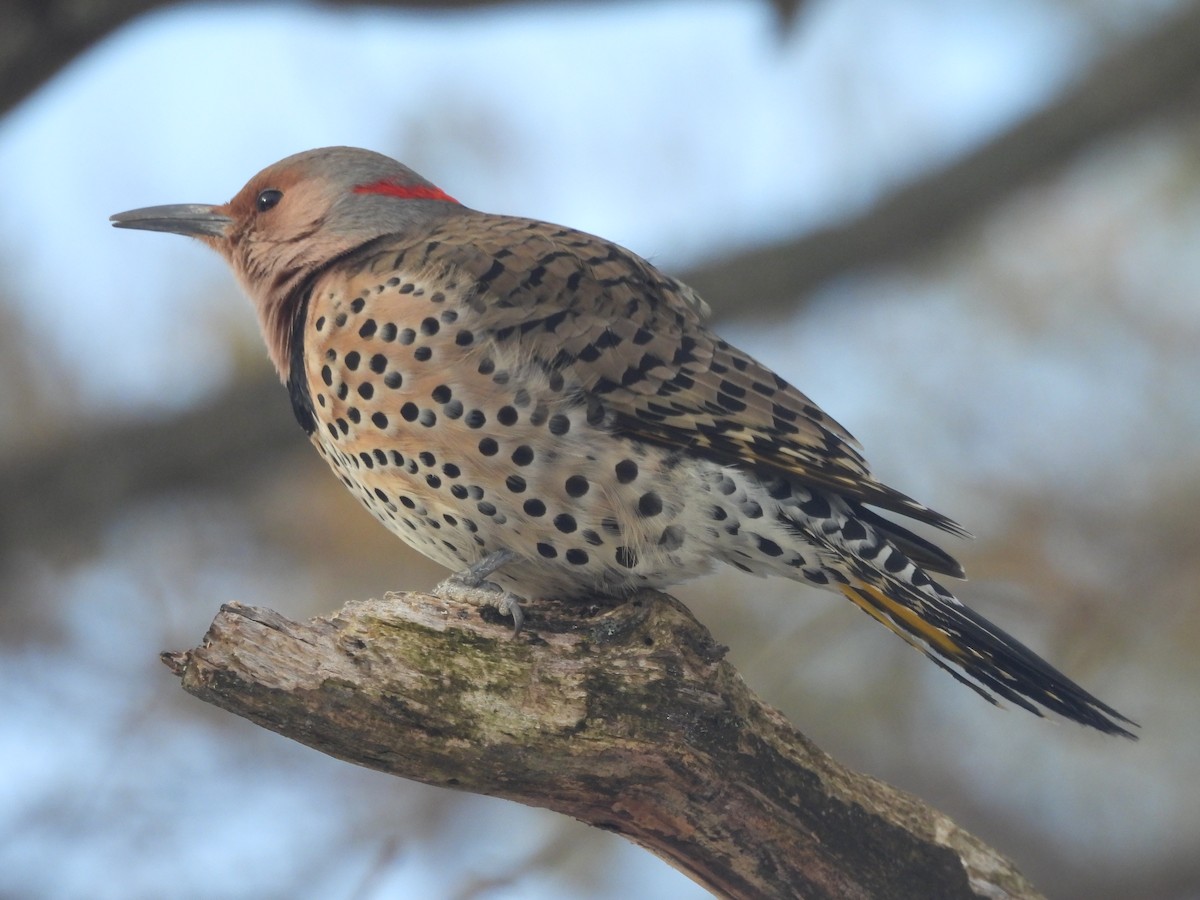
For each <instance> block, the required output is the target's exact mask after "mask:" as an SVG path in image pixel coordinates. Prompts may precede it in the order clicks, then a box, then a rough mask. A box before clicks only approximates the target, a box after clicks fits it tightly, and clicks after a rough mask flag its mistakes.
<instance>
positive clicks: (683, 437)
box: [410, 214, 966, 574]
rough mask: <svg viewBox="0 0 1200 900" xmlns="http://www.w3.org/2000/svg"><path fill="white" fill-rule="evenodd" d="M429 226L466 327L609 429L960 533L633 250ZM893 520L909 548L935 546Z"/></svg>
mask: <svg viewBox="0 0 1200 900" xmlns="http://www.w3.org/2000/svg"><path fill="white" fill-rule="evenodd" d="M428 238H429V240H428V243H426V244H425V245H424V246H423V247H422V248H420V249H421V250H423V251H424V252H423V255H424V256H425V257H426V258H428V259H430V260H431V265H434V264H436V265H438V266H443V267H447V268H448V269H452V270H453V271H452V272H449V273H448V274H447V277H451V278H464V279H470V281H471V282H472V283H473V285H472V287H471V300H470V301H469V303H468V306H469V307H470V308H471V309H472V311H473V314H474V315H475V317H476V319H477V322H476V327H480V328H484V329H486V330H487V332H488V333H489V334H490V336H491V337H492V339H494V340H495V341H497V342H498V343H500V344H505V343H513V344H515V345H519V346H520V347H521V349H522V351H523V352H528V353H530V354H531V355H532V357H533V358H534V359H536V360H539V361H541V362H542V363H543V364H545V365H547V366H548V367H551V368H553V369H555V370H557V371H561V372H563V373H564V374H566V375H568V376H569V377H571V378H573V379H574V380H575V381H576V383H577V384H578V385H579V388H580V389H581V390H582V391H583V392H584V393H585V394H586V395H587V399H588V401H589V402H591V403H594V404H596V403H598V404H599V405H600V406H601V407H602V409H603V411H604V413H605V414H606V415H607V416H608V421H609V422H610V423H611V425H612V427H614V428H615V429H616V431H618V432H619V433H624V434H627V435H629V436H631V437H635V438H637V439H640V440H644V441H650V442H653V443H657V444H660V445H664V446H668V447H677V448H680V449H683V450H686V451H687V452H689V453H693V454H696V455H698V456H702V457H706V458H708V459H711V460H714V461H716V462H719V463H721V464H725V465H736V466H740V467H744V468H748V469H752V470H756V471H760V472H764V473H768V474H781V475H784V476H786V477H788V478H792V479H796V480H798V481H800V482H802V483H805V484H809V485H813V486H817V487H822V488H827V489H829V490H832V491H835V492H837V493H838V494H840V495H841V496H843V497H845V498H847V499H848V500H849V501H850V502H852V503H859V504H870V505H871V506H875V507H879V508H881V509H885V510H890V511H893V512H897V513H900V514H902V515H905V516H908V517H911V518H913V519H917V520H919V521H922V522H926V523H928V524H931V525H934V526H936V527H938V528H941V529H944V530H946V531H950V532H953V533H956V534H965V533H966V532H965V531H963V529H962V528H961V526H959V525H958V524H956V523H955V522H954V521H952V520H951V519H949V518H947V517H946V516H943V515H941V514H940V513H937V512H934V511H933V510H931V509H929V508H928V507H926V506H924V505H922V504H920V503H918V502H917V501H915V500H913V499H912V498H910V497H908V496H906V495H904V494H902V493H900V492H899V491H896V490H893V489H892V488H889V487H887V486H886V485H884V484H882V483H880V482H878V481H876V480H875V478H874V477H873V476H872V475H871V473H870V471H869V469H868V466H867V462H866V460H865V459H864V458H863V455H862V452H861V450H860V448H859V446H858V443H857V441H855V439H854V437H853V436H852V435H851V434H850V433H849V432H848V431H847V430H846V429H845V428H843V427H842V426H841V425H839V424H838V423H837V422H836V421H834V420H833V419H832V418H831V417H830V416H828V415H827V414H826V413H825V412H824V411H823V410H821V408H820V407H818V406H817V405H816V404H815V403H814V402H813V401H812V400H810V399H809V398H808V397H806V396H805V395H804V394H803V393H801V392H800V391H799V390H797V389H796V388H795V387H793V386H792V385H790V384H789V383H788V382H787V381H785V380H784V379H783V378H781V377H779V376H778V375H776V374H775V373H774V372H772V371H771V370H770V369H768V368H767V367H765V366H763V365H762V364H760V363H759V362H757V361H756V360H754V359H753V358H752V357H750V356H749V355H747V354H746V353H744V352H742V351H741V350H739V349H737V348H736V347H733V346H731V345H730V344H728V343H726V342H725V341H723V340H721V338H720V337H718V336H717V335H715V334H714V333H712V332H711V331H709V330H708V329H707V328H706V327H705V326H704V324H703V320H704V318H705V317H706V315H707V313H708V307H707V304H705V303H704V301H703V300H701V299H700V298H699V296H698V295H697V294H696V293H695V292H694V291H693V290H692V289H691V288H689V287H688V286H687V285H685V284H683V283H682V282H680V281H677V280H676V279H674V278H671V277H669V276H666V275H664V274H663V273H661V272H660V271H658V270H657V269H656V268H655V267H654V266H652V265H651V264H650V263H648V262H646V261H645V260H643V259H642V258H641V257H639V256H637V255H636V254H634V253H631V252H630V251H628V250H625V249H624V248H622V247H619V246H618V245H616V244H613V243H611V242H609V241H605V240H603V239H601V238H597V237H594V236H592V235H589V234H585V233H583V232H579V231H575V230H573V229H569V228H564V227H561V226H556V225H550V224H548V223H545V222H538V221H534V220H527V219H513V218H509V217H496V216H488V215H484V214H471V215H466V216H462V217H456V218H454V219H451V220H449V221H445V222H443V223H441V224H440V225H439V226H438V227H437V228H435V229H434V230H433V231H432V232H431V233H430V234H429V235H428ZM414 249H416V248H414ZM433 260H436V263H434V262H433ZM410 261H411V259H410ZM878 521H879V522H881V523H882V522H884V521H885V520H882V519H879V520H878ZM886 524H889V525H890V524H891V523H886ZM894 528H895V529H896V532H895V535H896V537H897V538H898V539H900V540H905V541H908V542H909V545H910V548H911V549H913V550H914V553H916V554H917V555H919V556H928V555H929V552H928V551H930V550H934V549H936V548H932V545H929V544H928V543H927V542H925V541H923V539H921V538H919V537H917V536H916V535H913V534H911V533H910V532H907V531H905V530H904V529H901V528H899V527H898V526H894ZM922 548H924V549H925V550H926V553H924V554H921V553H920V550H921V549H922ZM937 553H938V554H940V556H939V557H937V559H936V561H935V560H933V559H930V560H928V562H930V564H931V565H932V566H933V568H935V570H938V571H946V570H947V569H948V568H949V569H957V564H955V563H953V561H952V560H949V559H948V557H946V556H945V554H944V553H942V552H941V551H937ZM951 574H961V570H959V571H957V572H954V571H951Z"/></svg>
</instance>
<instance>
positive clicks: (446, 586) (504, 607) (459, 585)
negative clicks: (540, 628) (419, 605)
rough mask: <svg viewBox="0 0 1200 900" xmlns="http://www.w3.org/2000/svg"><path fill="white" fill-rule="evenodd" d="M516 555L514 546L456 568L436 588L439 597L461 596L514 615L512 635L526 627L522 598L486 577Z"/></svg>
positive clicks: (466, 599) (460, 598) (468, 600)
mask: <svg viewBox="0 0 1200 900" xmlns="http://www.w3.org/2000/svg"><path fill="white" fill-rule="evenodd" d="M516 558H517V555H516V554H515V553H513V552H512V551H511V550H497V551H495V552H494V553H489V554H488V555H487V556H485V557H484V558H483V559H481V560H479V562H477V563H475V564H474V565H471V566H468V567H467V568H465V569H463V570H462V571H461V572H455V573H454V574H453V575H451V576H450V577H449V578H447V579H446V580H445V581H443V582H442V583H441V584H439V585H438V586H437V587H435V588H434V589H433V593H434V595H435V596H437V597H442V598H444V599H447V600H458V601H461V602H464V603H471V604H473V605H475V606H490V607H492V608H493V609H496V610H499V612H500V614H501V615H505V616H511V617H512V620H513V637H516V636H517V635H518V634H520V633H521V629H522V628H524V627H525V613H524V612H523V611H522V610H521V600H520V598H519V597H517V595H516V594H514V593H512V592H511V591H506V590H504V588H502V587H500V585H498V584H496V583H495V582H492V581H487V580H486V579H487V577H488V576H489V575H491V574H492V573H493V572H495V571H496V570H497V569H499V568H500V567H501V566H503V565H505V564H507V563H509V562H512V561H513V560H514V559H516Z"/></svg>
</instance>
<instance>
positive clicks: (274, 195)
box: [258, 188, 283, 212]
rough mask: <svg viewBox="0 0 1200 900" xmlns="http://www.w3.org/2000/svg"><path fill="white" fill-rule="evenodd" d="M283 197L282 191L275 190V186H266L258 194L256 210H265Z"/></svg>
mask: <svg viewBox="0 0 1200 900" xmlns="http://www.w3.org/2000/svg"><path fill="white" fill-rule="evenodd" d="M282 199H283V191H277V190H275V188H267V189H266V190H265V191H263V192H262V193H261V194H259V195H258V211H259V212H266V211H267V210H268V209H271V208H273V207H274V206H275V204H276V203H278V202H279V201H280V200H282Z"/></svg>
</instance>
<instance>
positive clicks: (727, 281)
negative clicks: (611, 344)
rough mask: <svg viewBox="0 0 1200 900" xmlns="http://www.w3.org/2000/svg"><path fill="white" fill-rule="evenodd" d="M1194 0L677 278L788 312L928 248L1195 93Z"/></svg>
mask: <svg viewBox="0 0 1200 900" xmlns="http://www.w3.org/2000/svg"><path fill="white" fill-rule="evenodd" d="M1197 48H1200V3H1190V4H1187V5H1186V6H1184V7H1183V8H1182V9H1181V10H1180V11H1179V12H1177V13H1175V14H1174V15H1171V16H1168V17H1166V18H1164V20H1163V21H1162V23H1161V24H1159V25H1158V26H1157V27H1155V28H1153V29H1151V30H1150V31H1149V32H1148V33H1147V34H1146V35H1144V36H1143V37H1141V38H1139V39H1136V40H1133V41H1130V42H1129V43H1128V44H1126V45H1123V46H1121V47H1119V48H1117V49H1116V50H1115V51H1113V52H1112V53H1111V54H1110V55H1108V56H1107V57H1105V58H1103V59H1101V60H1100V61H1099V62H1097V63H1096V64H1095V65H1094V66H1093V67H1092V69H1091V70H1090V71H1089V72H1087V73H1086V77H1083V78H1080V79H1079V80H1078V81H1077V82H1076V83H1075V84H1074V85H1073V86H1072V87H1070V88H1068V89H1066V90H1064V91H1063V92H1062V93H1061V94H1060V95H1059V96H1058V97H1057V98H1055V99H1054V101H1053V102H1051V103H1049V104H1048V105H1046V106H1045V107H1043V108H1042V109H1040V110H1038V111H1037V112H1035V113H1033V114H1032V115H1030V116H1028V117H1027V118H1025V119H1024V120H1022V121H1021V122H1019V123H1018V124H1017V125H1015V126H1014V127H1012V128H1011V129H1009V130H1008V131H1005V132H1003V133H1002V134H999V135H997V136H996V137H995V138H993V139H992V140H990V141H988V142H987V143H985V144H983V145H982V146H980V147H979V148H977V149H976V150H974V151H973V152H971V153H967V154H965V155H964V156H962V157H961V158H960V159H957V160H955V161H954V162H952V163H951V164H949V165H947V166H945V167H944V168H941V169H938V170H936V171H933V172H930V173H929V174H928V175H925V176H923V177H919V178H915V179H913V180H912V181H910V182H909V183H908V184H905V185H903V186H901V187H900V188H899V189H897V190H896V191H895V192H893V193H892V194H890V195H888V196H885V197H883V198H882V199H881V200H880V201H879V202H878V203H877V204H875V205H874V206H873V207H871V208H870V209H869V210H867V211H866V212H865V213H863V214H862V215H861V216H858V217H856V218H852V219H848V220H846V221H844V222H838V223H834V224H832V225H829V226H827V227H824V228H820V229H818V230H816V231H812V232H809V233H807V234H805V235H802V236H801V237H799V238H793V239H789V240H784V241H780V242H778V243H776V244H772V245H770V246H765V247H760V248H757V249H755V250H751V251H749V252H746V253H742V254H739V255H738V256H736V257H734V258H732V259H719V258H718V259H714V260H713V261H712V262H711V263H708V264H706V265H703V266H701V267H700V268H699V269H696V270H694V271H692V272H690V273H688V274H687V276H686V278H685V280H686V281H687V283H688V284H690V285H691V286H692V287H694V288H695V289H696V290H697V291H699V292H700V295H701V296H702V297H704V298H705V299H707V300H708V301H709V302H710V303H712V304H713V309H714V310H715V311H716V313H717V314H718V315H722V314H724V315H730V316H732V315H738V314H743V315H744V314H746V313H753V315H754V316H756V317H762V316H763V315H769V314H770V312H771V311H774V312H776V313H777V314H786V313H790V312H793V311H794V310H795V308H796V298H797V297H799V296H801V295H803V294H805V293H807V292H809V291H811V290H813V289H814V288H816V287H818V286H820V285H821V284H822V283H824V282H826V281H828V280H830V279H832V278H834V277H836V276H838V275H842V274H845V273H846V272H849V271H853V270H854V269H857V268H862V267H865V266H871V265H878V264H880V263H886V262H889V261H892V260H896V259H901V258H904V257H905V256H906V255H910V254H916V253H928V252H929V250H930V249H931V248H932V245H933V244H934V243H935V242H936V241H938V240H941V239H943V238H945V237H947V236H949V235H952V234H955V233H956V232H958V231H959V230H961V229H962V228H963V227H964V226H965V225H966V224H968V223H969V222H971V221H973V220H974V219H976V218H978V217H980V216H982V215H983V214H984V213H986V212H987V210H989V209H991V208H992V206H993V205H994V204H996V203H997V202H999V201H1001V200H1003V199H1004V198H1005V197H1008V196H1011V195H1012V193H1013V191H1015V190H1017V189H1018V188H1020V187H1021V186H1023V185H1026V184H1029V183H1030V182H1032V181H1034V180H1036V179H1037V178H1039V177H1042V176H1045V175H1046V174H1047V173H1049V172H1052V171H1053V170H1054V169H1055V168H1056V167H1058V166H1061V165H1064V164H1066V163H1067V162H1069V161H1070V160H1071V159H1072V158H1073V157H1074V156H1075V155H1076V154H1078V153H1079V152H1080V151H1082V150H1084V149H1085V148H1086V147H1088V146H1090V145H1092V144H1094V143H1095V142H1097V141H1099V140H1101V139H1103V138H1105V137H1108V136H1110V135H1112V134H1116V133H1119V132H1121V131H1124V130H1126V129H1129V128H1132V127H1134V126H1136V125H1138V124H1141V123H1143V122H1146V121H1148V120H1150V119H1152V118H1153V117H1154V116H1160V115H1163V114H1164V113H1166V112H1168V111H1171V110H1175V109H1181V108H1189V106H1190V107H1191V108H1194V106H1195V104H1196V101H1197V99H1200V51H1198V50H1197Z"/></svg>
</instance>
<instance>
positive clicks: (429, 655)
mask: <svg viewBox="0 0 1200 900" xmlns="http://www.w3.org/2000/svg"><path fill="white" fill-rule="evenodd" d="M613 602H614V601H607V602H606V601H598V602H597V603H596V604H593V605H591V606H588V605H581V604H578V603H573V604H558V603H554V602H551V601H539V602H538V603H537V604H535V605H530V606H528V607H527V612H528V615H529V616H530V622H529V627H528V629H527V630H526V631H525V632H524V633H522V634H521V635H520V636H519V637H517V638H516V639H514V638H513V637H512V633H511V628H510V626H509V624H508V623H507V621H504V622H500V623H496V622H488V621H485V620H484V618H483V617H482V616H481V615H480V612H479V610H478V609H477V608H474V607H470V606H462V605H459V604H455V603H452V602H447V601H444V600H441V599H439V598H437V597H433V596H430V595H426V594H399V595H389V596H388V597H385V598H384V599H383V600H382V601H380V600H369V601H364V602H352V603H349V604H347V605H346V607H345V608H343V609H342V611H341V612H339V613H337V614H336V615H334V616H332V617H330V618H316V619H311V620H310V621H308V622H306V623H297V622H292V621H289V620H287V619H285V618H284V617H283V616H281V615H279V614H278V613H276V612H273V611H271V610H267V609H259V608H254V607H246V606H241V605H236V604H235V605H229V606H225V607H223V608H222V610H221V612H220V613H219V614H218V615H217V618H216V619H215V620H214V621H213V624H212V626H211V627H210V629H209V632H208V634H206V635H205V638H204V641H203V643H202V644H201V645H200V646H199V647H197V648H196V649H193V650H188V651H184V652H179V653H166V654H163V661H164V662H166V663H167V665H168V666H170V667H171V669H172V671H174V672H175V674H177V675H178V676H180V678H181V680H182V683H183V687H184V689H185V690H187V691H188V692H190V693H192V694H194V695H195V696H197V697H199V698H200V699H202V700H205V701H206V702H209V703H213V704H215V705H217V706H219V707H221V708H223V709H226V710H228V711H230V712H233V713H236V714H237V715H239V716H243V717H245V718H247V719H249V720H251V721H252V722H255V723H257V724H258V725H261V726H263V727H264V728H268V729H270V730H272V731H275V732H277V733H279V734H282V735H285V736H287V737H290V738H292V739H293V740H296V741H299V742H301V743H303V744H306V745H308V746H310V747H313V748H315V749H317V750H319V751H321V752H323V753H327V754H329V755H331V756H334V757H336V758H338V759H342V760H346V761H348V762H353V763H357V764H359V765H363V766H367V767H369V768H373V769H377V770H379V771H382V772H386V773H389V774H392V775H397V776H400V777H403V778H410V779H415V780H417V781H421V782H424V783H426V784H433V785H440V786H447V787H453V788H456V789H459V790H465V791H470V792H473V793H480V794H487V795H490V796H494V797H504V798H506V799H510V800H516V801H517V802H519V803H524V804H527V805H530V806H537V807H544V808H547V809H552V810H555V811H557V812H561V813H563V814H565V815H569V816H572V817H574V818H576V819H579V820H581V821H583V822H586V823H588V824H590V825H593V826H596V827H598V828H602V829H604V830H606V831H611V832H615V833H617V834H620V835H622V836H624V837H626V838H628V839H629V840H632V841H634V842H635V843H637V844H640V845H641V846H643V847H645V848H647V849H649V850H651V851H653V852H654V853H656V854H657V855H659V856H660V857H662V858H664V859H665V860H667V861H668V862H670V863H671V864H672V865H674V866H675V867H676V868H678V869H680V870H681V871H683V872H685V873H686V874H688V875H689V876H691V877H692V878H693V879H695V880H696V881H697V882H698V883H700V884H701V885H703V886H704V887H706V888H708V889H709V890H711V891H713V892H714V893H715V894H717V895H718V896H722V897H735V898H752V897H753V898H762V897H795V896H803V897H806V898H810V900H818V898H854V897H858V898H868V897H888V898H893V900H900V898H909V897H911V898H929V897H942V898H958V897H963V898H969V897H1006V898H1014V900H1021V898H1032V897H1037V896H1038V894H1037V893H1036V892H1035V891H1034V890H1033V888H1032V887H1031V886H1030V885H1029V883H1028V882H1027V881H1026V880H1025V879H1024V878H1023V877H1022V876H1021V875H1020V873H1018V872H1017V871H1016V870H1015V869H1014V868H1013V867H1012V864H1011V863H1010V862H1009V861H1008V860H1006V859H1004V858H1003V857H1002V856H1000V855H999V854H997V853H996V852H995V851H994V850H992V849H990V848H989V847H987V846H985V845H984V844H983V843H981V842H980V841H979V840H978V839H976V838H974V837H973V836H971V835H969V834H968V833H966V832H965V831H963V830H962V829H961V828H959V827H958V826H957V825H955V824H954V823H953V822H952V821H951V820H950V819H948V818H947V817H946V816H944V815H943V814H941V813H939V812H937V811H936V810H934V809H932V808H930V807H928V806H926V805H925V804H923V803H922V802H920V801H919V800H917V799H915V798H913V797H911V796H909V795H907V794H903V793H901V792H899V791H897V790H896V789H894V788H892V787H890V786H888V785H886V784H884V783H882V782H880V781H877V780H875V779H873V778H869V777H867V776H864V775H859V774H857V773H854V772H851V771H849V770H847V769H845V768H843V767H842V766H841V765H839V764H838V763H836V762H835V761H834V760H832V759H831V758H830V757H829V756H827V755H826V754H825V753H823V752H822V751H821V750H819V749H818V748H817V747H816V746H814V745H813V744H812V743H811V742H810V741H809V740H808V739H807V738H805V737H804V736H803V735H802V734H800V733H799V732H797V731H796V730H795V729H794V728H793V727H792V726H791V725H790V724H789V723H788V722H787V721H786V720H785V719H784V718H783V716H782V715H781V714H780V713H779V712H778V711H776V710H774V709H772V708H771V707H769V706H766V705H765V704H763V703H762V701H761V700H759V699H758V698H757V697H756V696H754V694H753V693H751V692H750V690H749V689H748V688H747V687H746V684H745V682H744V681H743V680H742V678H741V676H740V675H738V673H737V672H736V671H735V670H734V669H733V667H732V666H731V665H729V663H727V662H725V661H724V659H723V656H724V653H725V648H723V647H721V646H720V645H719V644H716V643H715V642H714V641H713V639H712V635H711V634H709V632H708V631H707V630H706V629H705V628H704V627H703V626H702V625H700V624H699V623H698V622H697V621H696V619H695V618H694V617H693V616H692V615H691V613H689V612H688V611H687V609H686V608H684V607H683V605H682V604H680V603H679V602H678V601H677V600H675V599H674V598H672V597H669V596H667V595H665V594H658V593H654V592H644V593H643V594H642V595H639V597H637V598H635V599H634V600H633V601H631V602H624V603H618V604H617V605H616V606H613V605H612V604H613ZM497 839H498V840H500V841H502V840H503V838H502V837H499V836H498V838H497Z"/></svg>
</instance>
